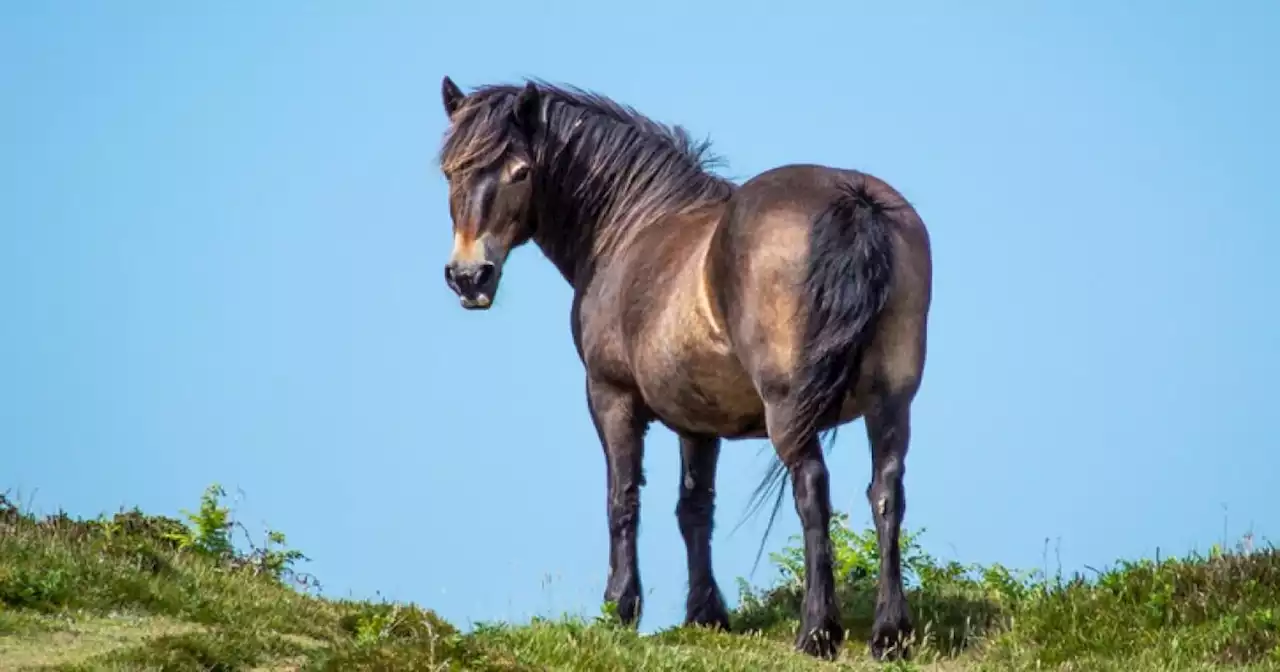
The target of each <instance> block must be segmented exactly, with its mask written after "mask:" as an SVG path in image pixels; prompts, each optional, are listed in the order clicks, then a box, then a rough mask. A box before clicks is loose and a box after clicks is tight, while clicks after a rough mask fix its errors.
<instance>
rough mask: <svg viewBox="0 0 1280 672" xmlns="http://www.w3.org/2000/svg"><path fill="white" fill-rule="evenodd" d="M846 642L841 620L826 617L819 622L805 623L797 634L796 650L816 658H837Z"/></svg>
mask: <svg viewBox="0 0 1280 672" xmlns="http://www.w3.org/2000/svg"><path fill="white" fill-rule="evenodd" d="M843 643H844V628H843V627H841V626H840V623H839V621H837V620H836V619H833V618H826V619H823V620H821V621H819V622H818V623H817V624H814V625H810V624H808V623H804V624H803V625H801V627H800V633H799V635H797V636H796V650H797V651H802V652H804V653H806V654H808V655H810V656H813V657H815V658H821V659H823V660H835V659H836V656H838V655H840V646H841V645H842V644H843Z"/></svg>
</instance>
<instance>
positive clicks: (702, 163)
mask: <svg viewBox="0 0 1280 672" xmlns="http://www.w3.org/2000/svg"><path fill="white" fill-rule="evenodd" d="M533 81H534V84H535V85H536V86H537V87H538V89H539V92H540V94H541V104H542V115H541V116H542V120H543V122H544V124H545V126H544V130H545V133H544V134H542V135H541V136H540V138H539V139H538V140H537V141H535V143H534V146H533V147H532V148H531V149H532V151H533V152H534V154H535V160H536V162H537V163H538V165H540V166H544V167H546V168H548V169H549V170H551V171H552V174H549V175H546V176H544V178H545V179H547V180H551V181H552V183H556V184H560V185H563V186H564V187H565V190H566V192H569V194H570V200H571V201H573V202H572V203H564V204H561V205H563V206H568V207H571V208H572V209H574V210H575V212H573V213H572V217H570V218H569V219H576V220H578V221H577V222H563V223H564V224H579V225H581V224H587V223H590V224H592V225H593V226H597V227H602V228H604V229H609V230H612V229H615V228H617V227H625V228H627V229H631V228H634V227H636V226H643V225H644V224H646V223H647V222H649V221H652V220H653V219H655V218H656V217H658V216H660V215H662V214H666V213H669V212H673V211H678V210H684V209H689V208H695V207H698V206H701V205H704V204H707V203H712V202H720V201H723V200H725V199H727V198H728V197H729V196H730V195H731V194H732V192H733V190H734V185H733V183H732V182H730V181H729V180H727V179H725V178H723V177H721V176H719V175H716V174H714V173H713V172H712V170H713V169H714V168H715V167H717V166H719V165H722V163H723V162H722V161H721V159H720V157H718V156H716V155H715V154H713V153H712V152H711V144H710V142H709V141H707V140H703V141H695V140H694V139H693V138H692V137H691V136H690V135H689V133H688V131H686V130H685V129H684V128H682V127H680V126H668V125H666V124H662V123H659V122H657V121H654V120H652V119H650V118H648V117H646V116H644V115H643V114H640V113H639V112H637V111H636V110H635V109H633V108H631V107H629V106H626V105H622V104H620V103H618V102H615V101H613V100H610V99H609V98H607V97H605V96H603V95H600V94H597V93H594V92H591V91H587V90H584V89H580V88H577V87H570V86H561V85H554V84H549V83H546V82H543V81H540V80H533ZM521 88H522V87H521V86H519V85H514V84H491V85H487V86H482V87H479V88H477V89H476V90H474V91H472V92H471V93H470V94H468V95H467V96H466V98H464V99H463V103H462V106H461V107H460V108H459V109H458V110H457V111H456V112H455V113H454V119H453V122H452V124H451V125H450V129H449V131H448V132H447V134H446V135H445V138H444V142H443V144H442V146H441V150H440V157H439V160H440V165H441V167H442V168H443V169H444V171H445V172H446V173H448V174H452V175H455V176H464V177H465V174H466V173H467V172H468V171H471V170H476V169H479V168H483V167H484V166H487V165H490V164H492V163H493V162H494V161H497V160H498V159H500V158H501V157H502V155H503V154H504V153H505V152H506V151H507V149H508V147H509V146H510V144H511V143H512V141H513V140H514V138H515V133H516V129H515V127H514V125H513V123H512V121H511V120H512V110H513V108H514V106H515V101H516V97H517V95H518V94H519V93H520V91H521ZM570 190H572V191H570ZM561 214H569V213H561ZM596 233H597V234H602V235H603V236H604V237H606V238H608V237H616V236H617V235H621V233H620V232H619V233H616V234H614V235H611V234H610V233H609V231H597V232H596ZM597 242H602V241H597Z"/></svg>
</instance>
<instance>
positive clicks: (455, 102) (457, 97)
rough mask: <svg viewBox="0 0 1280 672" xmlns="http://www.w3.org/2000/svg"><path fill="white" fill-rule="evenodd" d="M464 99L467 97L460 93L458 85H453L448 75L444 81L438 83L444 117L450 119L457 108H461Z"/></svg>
mask: <svg viewBox="0 0 1280 672" xmlns="http://www.w3.org/2000/svg"><path fill="white" fill-rule="evenodd" d="M466 97H467V95H466V94H465V93H463V92H462V89H460V88H458V85H457V84H454V83H453V80H452V79H450V78H449V76H448V75H445V76H444V80H442V81H441V82H440V98H441V99H442V101H443V102H444V113H445V115H447V116H448V117H449V118H451V119H452V118H453V113H454V112H457V111H458V108H459V107H462V99H464V98H466Z"/></svg>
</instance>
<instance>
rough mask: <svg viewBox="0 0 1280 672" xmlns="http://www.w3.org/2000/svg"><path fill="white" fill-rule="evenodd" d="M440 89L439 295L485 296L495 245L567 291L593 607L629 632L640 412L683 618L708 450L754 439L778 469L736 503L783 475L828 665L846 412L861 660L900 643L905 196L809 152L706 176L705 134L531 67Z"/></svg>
mask: <svg viewBox="0 0 1280 672" xmlns="http://www.w3.org/2000/svg"><path fill="white" fill-rule="evenodd" d="M441 95H442V100H443V105H444V111H445V114H446V116H447V118H448V128H447V130H446V131H445V133H444V138H443V140H442V143H441V147H440V152H439V157H438V160H439V165H440V169H441V171H442V173H443V175H444V177H445V179H446V181H447V182H448V193H449V196H448V207H449V214H450V217H451V219H452V225H453V226H452V229H453V248H452V252H451V254H450V256H449V259H448V262H447V264H446V265H445V267H444V280H445V283H446V284H447V286H448V287H449V288H450V289H451V290H452V291H453V292H454V293H455V294H456V295H457V298H458V301H459V303H460V304H461V306H462V307H463V308H465V309H468V310H484V309H488V308H490V307H491V306H492V305H493V301H494V299H495V298H496V296H497V292H498V288H499V284H500V282H501V280H502V277H503V265H504V262H505V260H506V259H507V257H508V254H509V253H510V252H511V251H512V250H513V249H515V248H517V247H519V246H521V245H524V244H525V243H528V242H530V241H532V242H533V243H534V244H535V245H536V246H537V247H538V248H539V249H540V250H541V251H542V254H543V255H544V256H545V257H546V258H547V259H548V260H549V261H550V262H551V263H552V264H553V265H554V266H555V267H556V269H557V270H558V271H559V272H560V274H561V275H562V276H563V277H564V279H565V281H567V282H568V283H569V285H570V286H571V287H572V289H573V300H572V307H571V309H570V324H571V333H572V338H573V343H574V346H575V347H576V350H577V353H578V356H579V358H580V359H581V361H582V364H583V366H584V369H585V373H586V380H585V383H586V401H587V409H588V411H589V413H590V416H591V420H592V422H593V424H594V426H595V429H596V432H597V434H598V436H599V440H600V444H601V446H602V448H603V450H604V458H605V466H606V469H605V473H606V477H607V481H608V497H607V500H608V501H607V507H606V512H607V519H608V530H609V574H608V580H607V582H606V587H605V590H604V600H605V601H606V602H611V603H613V604H614V605H615V606H616V613H617V616H618V617H619V618H620V619H621V620H622V622H624V623H626V624H631V625H634V624H635V623H636V622H637V621H638V619H639V618H640V614H641V610H642V599H641V584H640V574H639V568H638V562H637V532H638V527H639V520H640V488H641V487H642V486H643V485H644V484H645V478H644V474H643V470H642V460H643V454H644V435H645V432H646V430H647V428H648V427H649V426H650V425H651V423H653V422H655V421H656V422H659V423H661V424H662V425H664V426H666V427H667V428H669V429H670V430H672V431H673V432H674V433H675V434H676V435H677V436H678V437H679V443H680V456H681V465H682V467H681V468H682V473H683V478H682V479H681V483H680V494H679V500H678V504H677V506H676V511H675V514H676V520H677V522H678V525H679V528H680V532H681V536H682V537H683V538H684V542H685V548H686V554H687V560H688V575H689V583H688V592H687V599H686V605H685V624H686V625H698V626H709V627H719V628H724V629H728V628H729V617H728V612H727V610H726V608H725V603H724V599H723V596H722V594H721V592H720V588H719V586H718V584H717V582H716V578H715V576H714V575H713V572H712V566H711V564H712V563H711V534H712V518H713V513H714V509H715V479H716V463H717V460H718V457H719V454H720V448H721V441H722V440H735V439H746V438H766V437H767V438H768V439H769V440H770V442H771V443H772V445H773V448H774V449H775V451H776V456H777V459H776V461H774V462H772V463H771V468H770V470H769V473H768V474H767V475H766V477H765V479H764V480H763V481H762V482H761V483H760V484H759V487H757V489H756V494H755V497H756V498H757V500H758V502H759V501H763V499H762V498H763V496H764V494H765V493H767V492H769V491H770V490H772V489H776V490H777V499H776V500H775V502H774V508H773V514H774V515H776V514H777V511H778V507H779V505H780V504H781V498H782V492H783V490H784V489H785V486H786V478H787V477H789V480H790V485H791V487H792V491H793V498H794V502H795V508H796V513H797V514H798V515H799V518H800V522H801V525H802V528H803V534H804V559H805V560H804V562H805V592H804V603H803V612H804V613H803V614H802V615H801V616H802V618H801V627H800V629H799V631H798V632H797V634H796V641H795V646H796V648H797V649H798V650H801V651H804V652H805V653H808V654H810V655H814V656H819V657H822V658H827V659H833V658H835V657H836V656H837V655H838V653H839V650H840V648H841V646H842V643H843V642H844V637H845V632H844V630H843V628H842V626H841V620H840V611H839V605H838V604H837V603H836V599H835V593H834V590H835V581H834V577H833V575H832V550H831V541H830V537H829V521H830V517H831V501H830V500H831V497H830V492H829V485H828V472H827V467H826V464H825V462H824V459H823V457H824V451H823V449H822V438H823V436H824V435H830V434H831V433H832V432H833V431H834V430H835V429H836V428H837V427H839V426H841V425H844V424H846V423H849V422H851V421H853V420H855V419H857V418H859V417H861V418H864V420H865V425H866V430H867V437H868V441H869V443H870V449H871V461H872V466H873V469H872V472H873V476H872V479H871V482H870V484H869V485H868V487H867V493H866V494H867V498H868V502H869V504H870V506H871V510H872V513H873V515H874V519H875V525H876V532H877V543H878V545H879V548H880V549H881V553H880V574H879V583H878V587H877V597H876V606H875V621H874V625H873V627H872V632H871V636H870V640H869V646H870V650H871V653H872V655H873V656H874V657H875V658H876V659H878V660H884V659H888V658H890V657H896V656H897V654H899V653H902V654H904V655H905V653H906V649H907V642H908V640H909V638H910V636H911V633H912V627H913V626H912V620H911V617H910V614H909V610H908V605H907V600H906V596H905V594H904V589H903V583H902V571H901V554H900V547H899V531H900V527H901V523H902V517H903V515H904V513H905V511H906V503H907V502H906V493H905V490H904V488H903V476H904V473H905V458H906V455H907V449H908V443H909V441H910V433H911V420H910V416H911V404H912V401H913V399H914V398H915V395H916V393H917V390H918V389H919V387H920V384H921V380H922V376H923V372H924V362H925V340H926V338H925V337H926V328H927V322H928V313H929V306H930V300H931V292H932V261H931V251H930V244H929V235H928V232H927V231H926V228H925V225H924V223H923V221H922V220H921V218H920V216H919V215H918V214H917V212H916V210H915V209H914V208H913V206H911V205H910V204H909V203H908V202H907V201H906V199H905V198H904V197H903V196H902V195H901V194H900V193H899V192H898V191H897V190H896V189H895V188H893V187H891V186H890V185H889V184H887V183H886V182H884V181H882V180H881V179H879V178H877V177H875V176H872V175H870V174H868V173H864V172H860V171H857V170H852V169H841V168H835V167H829V166H823V165H815V164H801V163H797V164H789V165H783V166H779V167H775V168H772V169H769V170H766V171H764V172H761V173H759V174H756V175H754V176H752V177H750V178H749V179H747V180H745V181H744V182H742V183H741V184H735V183H734V182H732V181H729V180H728V179H726V178H723V177H720V176H718V175H716V174H715V173H714V171H713V168H714V166H715V164H716V163H717V162H718V158H717V157H716V156H715V155H713V154H712V153H711V152H710V147H709V142H706V141H701V142H699V141H695V140H693V139H692V138H691V137H690V135H689V133H688V132H687V131H685V130H684V129H683V128H681V127H679V126H668V125H665V124H662V123H659V122H656V121H653V120H651V119H649V118H647V117H645V116H643V115H642V114H640V113H639V112H637V111H636V110H634V109H633V108H631V107H628V106H625V105H623V104H620V103H617V102H615V101H613V100H610V99H609V98H607V97H605V96H603V95H600V94H598V93H595V92H592V91H588V90H585V89H581V88H577V87H572V86H565V85H553V84H550V83H547V82H546V81H543V80H535V79H527V80H524V82H523V84H490V85H485V86H481V87H478V88H475V89H474V90H472V91H471V92H470V93H464V92H463V91H462V89H461V88H460V87H459V86H458V85H457V84H456V83H454V81H453V80H452V79H451V78H449V77H448V76H445V77H444V79H443V81H442V85H441ZM772 523H773V517H772V516H771V517H770V525H772ZM766 535H767V531H766ZM762 544H763V542H762ZM758 560H759V557H758V555H757V561H758Z"/></svg>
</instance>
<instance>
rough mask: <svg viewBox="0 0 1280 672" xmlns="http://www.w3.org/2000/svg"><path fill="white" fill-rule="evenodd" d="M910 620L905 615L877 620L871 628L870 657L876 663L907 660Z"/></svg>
mask: <svg viewBox="0 0 1280 672" xmlns="http://www.w3.org/2000/svg"><path fill="white" fill-rule="evenodd" d="M911 633H912V628H911V620H910V619H909V618H907V617H906V616H905V615H901V616H898V617H896V618H878V619H876V623H875V625H874V626H873V627H872V628H871V641H870V642H869V644H870V646H871V657H872V658H874V659H876V660H878V661H893V660H907V659H909V658H910V657H911V648H910V644H911Z"/></svg>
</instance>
